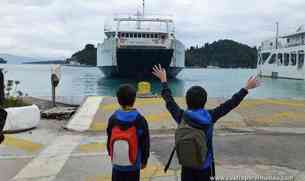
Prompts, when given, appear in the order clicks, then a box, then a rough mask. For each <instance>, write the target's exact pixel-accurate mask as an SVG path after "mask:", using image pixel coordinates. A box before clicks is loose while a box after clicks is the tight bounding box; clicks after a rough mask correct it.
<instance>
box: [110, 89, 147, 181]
mask: <svg viewBox="0 0 305 181" xmlns="http://www.w3.org/2000/svg"><path fill="white" fill-rule="evenodd" d="M136 94H137V92H136V89H135V88H134V87H133V86H132V85H129V84H125V85H121V86H120V88H119V89H118V91H117V100H118V102H119V104H120V106H121V109H119V110H117V111H115V112H114V113H113V115H112V116H111V117H110V119H109V121H108V126H107V136H108V139H107V151H108V154H109V156H110V158H111V161H112V165H113V167H112V181H139V180H140V170H141V169H144V168H145V167H146V165H147V161H148V158H149V154H150V136H149V128H148V124H147V121H146V119H145V118H144V117H143V116H142V115H141V114H140V113H139V112H138V111H137V110H136V109H135V108H133V106H134V103H135V100H136Z"/></svg>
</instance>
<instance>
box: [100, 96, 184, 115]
mask: <svg viewBox="0 0 305 181" xmlns="http://www.w3.org/2000/svg"><path fill="white" fill-rule="evenodd" d="M175 100H176V101H177V103H179V104H184V102H185V101H184V100H183V98H181V97H179V98H175ZM156 104H157V105H160V106H164V105H165V103H164V101H163V99H162V98H145V99H139V98H138V99H137V100H136V103H135V107H139V108H140V107H143V106H146V105H156ZM119 108H120V106H119V104H118V103H117V102H113V103H109V104H103V105H101V106H100V109H102V110H103V111H106V112H110V111H114V110H116V109H119Z"/></svg>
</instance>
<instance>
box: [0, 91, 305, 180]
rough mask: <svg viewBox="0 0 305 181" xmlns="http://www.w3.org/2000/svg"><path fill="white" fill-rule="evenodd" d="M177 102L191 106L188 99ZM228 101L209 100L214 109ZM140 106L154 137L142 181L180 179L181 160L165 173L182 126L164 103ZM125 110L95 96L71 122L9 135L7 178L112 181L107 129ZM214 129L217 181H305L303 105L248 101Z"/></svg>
mask: <svg viewBox="0 0 305 181" xmlns="http://www.w3.org/2000/svg"><path fill="white" fill-rule="evenodd" d="M176 100H177V102H178V103H179V105H181V107H185V101H184V98H176ZM223 101H224V100H222V99H209V100H208V104H207V108H213V107H216V106H217V105H219V104H220V103H222V102H223ZM135 107H136V108H137V109H138V110H139V111H140V112H141V113H142V114H143V115H144V116H145V117H146V119H147V120H148V123H149V127H150V130H151V137H152V138H151V157H150V159H149V164H148V166H147V168H146V169H144V170H143V171H142V172H141V180H144V181H149V180H152V181H160V180H164V181H171V180H179V175H180V171H179V165H178V164H177V160H176V159H175V160H174V161H173V163H172V166H171V169H170V170H169V172H167V173H164V172H163V167H164V165H165V163H166V161H167V159H168V156H169V154H170V151H171V149H172V146H173V142H174V139H173V131H174V129H175V128H176V124H175V123H174V121H173V119H172V118H171V116H170V115H169V113H168V112H167V110H166V108H165V105H164V102H163V100H162V99H160V98H147V99H137V102H136V105H135ZM118 108H119V105H118V104H117V103H116V99H115V98H113V97H89V98H87V100H85V101H84V103H83V104H82V106H80V107H79V110H78V112H77V113H76V114H75V115H74V117H73V118H72V119H71V120H70V121H68V122H64V121H58V120H41V122H40V125H39V126H38V128H37V129H36V130H33V131H31V132H26V133H21V134H17V135H6V140H5V141H4V143H3V144H2V145H0V175H1V179H0V180H3V181H6V180H18V181H19V180H22V181H23V180H27V181H34V180H35V181H36V180H48V181H51V180H52V181H53V180H54V181H55V180H56V181H57V180H58V181H64V180H75V181H98V180H101V181H104V180H105V181H107V180H111V163H110V161H109V158H108V156H107V152H106V135H105V128H106V126H107V120H108V118H109V116H110V115H111V114H112V113H113V111H115V110H116V109H118ZM215 126H216V130H215V137H214V149H215V157H216V174H217V175H218V176H234V175H239V176H279V175H280V176H285V177H288V176H295V178H298V180H302V179H304V177H303V176H302V175H305V174H304V173H305V172H304V171H305V164H304V163H305V157H304V153H303V152H304V150H305V145H304V140H305V102H304V101H295V100H275V99H261V100H251V99H249V100H245V101H244V102H243V103H242V104H241V105H240V106H239V107H238V108H237V109H236V110H234V111H233V112H231V113H230V114H228V115H227V116H225V117H224V118H223V119H221V120H219V121H218V122H217V123H216V125H215ZM64 127H67V128H69V129H71V130H73V131H68V130H66V129H64ZM283 178H284V177H283Z"/></svg>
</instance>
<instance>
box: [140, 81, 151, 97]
mask: <svg viewBox="0 0 305 181" xmlns="http://www.w3.org/2000/svg"><path fill="white" fill-rule="evenodd" d="M138 95H139V96H148V95H151V85H150V83H149V82H144V81H142V82H139V83H138Z"/></svg>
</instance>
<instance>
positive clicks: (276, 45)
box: [275, 22, 279, 49]
mask: <svg viewBox="0 0 305 181" xmlns="http://www.w3.org/2000/svg"><path fill="white" fill-rule="evenodd" d="M278 43H279V22H276V39H275V48H276V49H278Z"/></svg>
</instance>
